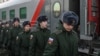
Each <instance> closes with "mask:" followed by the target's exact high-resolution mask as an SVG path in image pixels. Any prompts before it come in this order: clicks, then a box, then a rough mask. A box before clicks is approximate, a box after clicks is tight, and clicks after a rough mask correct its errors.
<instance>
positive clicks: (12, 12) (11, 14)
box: [9, 10, 15, 19]
mask: <svg viewBox="0 0 100 56" xmlns="http://www.w3.org/2000/svg"><path fill="white" fill-rule="evenodd" d="M9 15H10V19H13V18H14V17H15V10H10V14H9Z"/></svg>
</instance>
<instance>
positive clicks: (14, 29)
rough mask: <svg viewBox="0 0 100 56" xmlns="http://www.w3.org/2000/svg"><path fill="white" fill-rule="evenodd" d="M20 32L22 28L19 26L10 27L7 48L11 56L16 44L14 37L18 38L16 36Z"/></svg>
mask: <svg viewBox="0 0 100 56" xmlns="http://www.w3.org/2000/svg"><path fill="white" fill-rule="evenodd" d="M21 31H22V28H21V27H20V26H18V27H12V28H11V30H10V35H11V37H10V39H9V43H8V44H9V46H10V48H11V53H12V56H14V55H15V48H16V46H15V44H16V36H18V34H19V33H20V32H21Z"/></svg>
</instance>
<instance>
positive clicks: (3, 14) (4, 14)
mask: <svg viewBox="0 0 100 56" xmlns="http://www.w3.org/2000/svg"><path fill="white" fill-rule="evenodd" d="M5 19H6V11H3V12H2V20H5Z"/></svg>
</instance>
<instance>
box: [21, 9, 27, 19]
mask: <svg viewBox="0 0 100 56" xmlns="http://www.w3.org/2000/svg"><path fill="white" fill-rule="evenodd" d="M26 14H27V8H26V7H22V8H20V18H21V19H25V18H26V17H27V15H26Z"/></svg>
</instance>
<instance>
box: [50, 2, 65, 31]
mask: <svg viewBox="0 0 100 56" xmlns="http://www.w3.org/2000/svg"><path fill="white" fill-rule="evenodd" d="M63 2H64V0H51V31H52V32H54V31H55V30H56V28H57V26H58V22H59V19H61V15H62V13H63V10H64V9H63V8H64V6H63V5H64V3H63Z"/></svg>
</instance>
